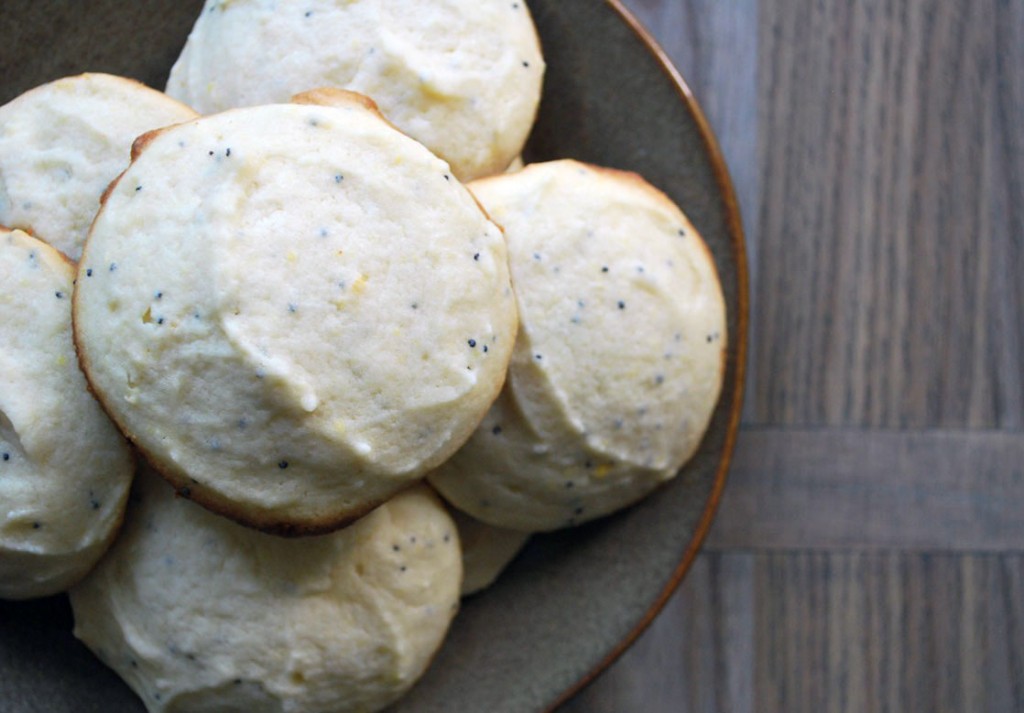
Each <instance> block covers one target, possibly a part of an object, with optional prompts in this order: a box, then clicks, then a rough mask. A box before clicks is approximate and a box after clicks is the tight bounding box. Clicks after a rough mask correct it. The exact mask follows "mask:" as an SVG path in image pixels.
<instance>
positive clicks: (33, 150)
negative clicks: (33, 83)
mask: <svg viewBox="0 0 1024 713" xmlns="http://www.w3.org/2000/svg"><path fill="white" fill-rule="evenodd" d="M196 116H197V115H196V113H195V112H194V111H192V110H191V109H189V108H188V107H187V106H185V105H184V104H181V103H179V102H177V101H175V100H174V99H171V98H170V97H168V96H167V95H165V94H162V93H160V92H158V91H156V90H154V89H150V88H149V87H147V86H145V85H142V84H139V83H138V82H136V81H134V80H131V79H125V78H123V77H114V76H111V75H109V74H82V75H78V76H75V77H65V78H63V79H58V80H56V81H54V82H50V83H49V84H44V85H42V86H40V87H36V88H35V89H32V90H31V91H28V92H26V93H24V94H22V95H21V96H20V97H18V98H16V99H14V100H13V101H11V102H10V103H8V104H5V105H4V106H2V107H0V224H3V225H8V226H11V227H12V228H22V229H24V230H27V231H29V232H31V233H33V234H34V235H35V236H36V237H38V238H41V239H42V240H45V241H46V242H48V243H50V244H51V245H53V246H54V247H55V248H57V249H58V250H60V251H62V252H63V253H64V254H65V255H67V256H68V257H70V258H71V259H72V260H77V259H78V256H79V254H80V253H81V250H82V243H83V242H84V241H85V236H86V233H87V232H88V231H89V224H90V223H92V219H93V216H95V215H96V211H97V209H98V208H99V203H100V196H101V195H102V194H103V191H104V190H105V189H106V187H107V185H108V184H109V183H110V182H111V181H112V180H114V178H116V177H117V174H118V173H120V172H121V171H123V170H124V168H125V166H127V165H128V156H129V151H130V149H131V145H132V142H133V141H134V140H135V138H136V137H137V136H139V135H140V134H143V133H145V132H147V131H150V130H152V129H157V128H159V127H161V126H166V125H167V124H173V123H176V122H179V121H187V120H188V119H192V118H195V117H196Z"/></svg>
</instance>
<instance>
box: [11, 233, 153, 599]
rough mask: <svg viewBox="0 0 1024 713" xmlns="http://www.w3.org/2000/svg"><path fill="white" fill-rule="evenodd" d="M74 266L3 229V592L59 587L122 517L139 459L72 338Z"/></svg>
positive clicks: (25, 594)
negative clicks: (82, 365)
mask: <svg viewBox="0 0 1024 713" xmlns="http://www.w3.org/2000/svg"><path fill="white" fill-rule="evenodd" d="M73 279H74V266H73V265H72V264H71V263H70V262H69V261H68V259H67V258H66V257H65V256H63V255H62V254H61V253H59V252H58V251H57V250H55V249H54V248H52V247H50V246H49V245H47V244H45V243H43V242H42V241H40V240H37V239H36V238H33V237H32V236H30V235H28V234H26V233H24V232H22V231H20V230H13V231H12V230H7V229H6V228H3V229H0V503H3V507H0V597H2V598H10V599H26V598H30V597H41V596H46V595H50V594H55V593H57V592H60V591H63V590H64V589H66V588H67V587H68V586H69V585H71V584H72V583H74V582H75V581H76V580H78V579H79V578H81V577H82V576H83V575H84V574H85V573H86V572H88V571H89V569H90V568H92V566H93V565H94V564H96V561H97V560H98V559H99V558H100V556H101V555H102V554H103V552H104V551H105V550H106V548H107V546H108V545H109V544H110V541H111V540H112V539H113V537H114V534H115V533H116V531H117V528H118V526H119V525H120V523H121V515H122V513H123V512H124V504H125V498H126V497H127V495H128V488H129V486H130V484H131V481H132V475H133V472H134V461H133V459H132V455H131V451H130V449H129V447H128V444H127V443H126V442H125V440H124V438H122V437H121V434H120V433H118V432H117V429H116V428H115V427H114V424H112V423H111V422H110V420H109V419H108V418H107V416H106V414H104V413H103V410H102V409H101V408H100V406H99V404H98V403H96V400H95V399H94V398H93V397H92V395H91V394H89V392H88V389H87V388H86V383H85V379H84V378H83V377H82V372H81V371H80V370H79V369H78V362H77V360H76V358H75V350H74V345H73V344H72V341H71V283H72V280H73Z"/></svg>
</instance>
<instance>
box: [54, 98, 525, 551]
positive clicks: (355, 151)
mask: <svg viewBox="0 0 1024 713" xmlns="http://www.w3.org/2000/svg"><path fill="white" fill-rule="evenodd" d="M322 94H323V93H322ZM326 96H328V97H329V98H331V99H332V101H333V103H334V104H335V106H317V105H311V104H303V105H300V104H287V105H267V106H262V107H250V108H246V109H238V110H233V111H229V112H225V113H222V114H218V115H213V116H209V117H204V118H201V119H198V120H195V121H192V122H188V123H185V124H181V125H178V126H174V127H172V128H169V129H167V130H164V131H161V132H158V133H156V134H155V135H151V136H147V137H145V138H144V139H143V140H140V141H139V142H138V143H137V146H136V152H135V153H136V156H135V159H134V161H133V163H132V165H131V166H130V167H129V168H128V170H127V171H126V172H125V173H124V175H123V176H122V177H121V179H120V180H119V181H118V182H117V184H116V185H115V186H113V187H112V189H111V190H110V192H109V194H108V196H107V198H106V201H105V204H104V206H103V208H102V209H101V211H100V213H99V214H98V216H97V219H96V222H95V224H94V226H93V230H92V233H91V234H90V237H89V240H88V242H87V244H86V247H85V252H84V254H83V257H82V260H81V262H80V264H79V278H78V285H77V289H76V291H75V311H74V316H75V335H76V341H77V344H78V348H79V352H80V355H81V357H82V362H83V366H84V368H85V370H86V374H87V376H88V378H89V380H90V382H91V383H92V386H93V388H94V390H95V391H96V393H97V394H98V395H99V397H100V399H101V401H102V402H103V403H104V405H105V406H106V408H107V409H108V411H109V412H110V414H111V415H112V416H113V418H114V420H115V421H117V422H118V424H119V425H120V426H121V427H122V429H123V430H124V431H125V432H126V434H127V435H128V436H129V438H130V439H131V440H132V441H133V442H135V443H136V444H137V445H138V447H139V448H140V449H141V450H142V451H143V452H144V453H146V454H147V455H148V456H149V459H150V460H151V461H152V462H153V464H154V466H155V467H156V468H157V469H158V470H159V471H160V472H161V473H162V474H163V475H164V476H165V477H167V478H168V479H169V480H170V481H171V482H172V483H173V484H174V485H176V486H177V488H178V492H179V493H180V494H182V495H184V496H186V497H190V498H192V499H194V500H196V501H197V502H199V503H201V504H203V505H205V506H207V507H209V508H210V509H213V510H216V511H218V512H220V513H222V514H225V515H227V516H229V517H231V518H234V519H236V520H238V521H239V522H242V523H245V524H248V525H251V526H254V527H259V528H262V529H267V530H271V531H276V532H279V533H284V534H311V533H316V532H325V531H328V530H331V529H334V528H337V527H340V526H342V525H344V524H346V523H348V522H350V521H351V520H353V519H354V518H356V517H358V516H359V515H361V514H363V513H365V512H366V511H368V510H369V509H371V508H373V507H374V506H376V505H377V504H379V503H380V502H382V501H384V500H385V499H387V498H388V497H389V496H390V495H392V494H394V493H395V492H396V491H397V490H399V489H400V488H402V487H405V486H407V485H409V484H410V483H412V482H413V481H415V480H416V479H418V478H420V477H422V475H423V474H424V473H425V472H426V471H427V470H429V469H430V468H432V467H434V466H436V465H438V464H439V463H441V462H442V461H443V460H445V459H446V458H447V457H448V456H449V455H450V454H451V453H452V452H454V451H455V450H456V449H457V448H458V447H459V445H460V444H461V443H462V442H464V441H465V439H466V438H467V437H468V436H469V434H470V433H471V432H472V431H473V429H474V428H475V427H476V425H477V424H478V423H479V421H480V418H481V417H482V416H483V414H484V413H485V412H486V410H487V408H488V407H489V405H490V404H491V402H492V401H493V399H494V398H495V396H496V395H497V393H498V391H499V390H500V388H501V385H502V383H503V381H504V376H505V371H506V367H507V363H508V359H509V356H510V353H511V349H512V343H513V341H514V338H515V330H516V312H515V302H514V298H513V297H512V294H511V287H510V284H509V273H508V266H507V257H506V248H505V242H504V239H503V237H502V234H501V231H500V229H499V228H498V227H497V226H495V225H494V224H493V223H491V222H490V221H489V220H488V219H487V216H486V215H485V214H484V212H483V211H482V210H481V209H480V207H479V206H478V205H477V204H476V202H475V200H474V198H473V196H472V195H471V194H470V193H469V192H468V191H467V190H466V189H465V188H464V187H463V186H462V185H461V184H460V183H459V182H458V181H457V180H456V179H455V178H454V177H453V176H452V175H450V173H449V170H448V167H447V165H446V164H445V163H444V162H443V161H441V160H440V159H438V158H436V157H435V156H433V155H432V154H431V153H430V152H429V151H427V150H426V149H425V148H423V146H421V145H420V144H418V143H417V142H415V141H413V140H412V139H409V138H408V137H406V136H404V135H403V134H401V133H400V132H398V131H397V130H395V129H394V128H392V127H391V126H390V125H388V124H387V123H386V122H385V121H384V120H382V118H381V117H380V116H379V114H377V113H376V112H375V111H374V110H373V109H372V106H368V105H367V104H368V103H367V102H366V101H365V100H364V99H359V98H353V97H351V96H350V95H348V94H347V93H337V92H335V93H333V97H332V96H331V93H329V92H328V93H326ZM307 100H308V97H307Z"/></svg>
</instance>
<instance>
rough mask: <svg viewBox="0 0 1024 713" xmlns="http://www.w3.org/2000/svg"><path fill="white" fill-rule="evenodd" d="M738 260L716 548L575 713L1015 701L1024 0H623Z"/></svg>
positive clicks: (1023, 688)
mask: <svg viewBox="0 0 1024 713" xmlns="http://www.w3.org/2000/svg"><path fill="white" fill-rule="evenodd" d="M626 3H627V5H629V6H630V7H631V8H632V9H633V10H634V12H636V13H637V15H638V16H639V18H640V19H641V20H642V21H643V22H644V23H645V24H646V25H647V26H648V27H649V28H650V29H651V30H652V31H653V34H654V35H655V36H656V37H657V38H658V40H659V41H660V42H661V44H662V45H663V46H664V47H665V49H666V50H667V52H668V54H669V55H670V56H671V57H672V58H673V59H674V61H675V63H676V65H677V66H678V67H679V68H680V70H681V72H682V74H683V75H684V76H685V77H686V78H687V80H688V82H689V83H690V85H691V87H692V89H693V90H694V93H695V95H696V96H697V98H698V100H699V101H701V103H702V105H703V107H704V109H705V111H706V113H707V115H708V117H709V120H710V122H711V124H712V126H713V127H714V128H715V130H716V132H717V134H718V138H719V140H720V142H721V144H722V148H723V151H724V153H725V155H726V157H727V160H728V162H729V165H730V168H731V169H732V172H733V178H734V181H735V183H736V188H737V193H738V195H739V197H740V204H741V208H742V210H743V213H744V225H745V228H746V232H747V239H748V243H749V247H750V250H749V254H750V257H751V267H752V270H751V288H752V289H751V293H752V307H753V314H752V335H751V337H752V338H751V343H752V348H751V355H750V357H751V360H750V364H751V369H750V372H751V373H750V374H749V378H748V384H747V388H748V390H747V403H746V406H745V411H744V416H745V423H746V426H745V428H744V431H743V434H742V436H741V439H740V444H739V448H738V452H737V456H736V460H735V466H734V469H733V473H732V478H731V482H730V484H729V486H728V487H727V490H726V493H725V497H724V499H723V501H722V506H721V509H720V512H719V516H718V520H717V521H716V524H715V526H714V528H713V529H712V532H711V535H710V537H709V542H708V546H707V548H706V549H705V551H704V552H703V553H702V554H701V555H700V557H699V558H698V560H697V562H696V563H695V565H694V567H693V569H692V571H691V573H690V574H689V576H688V577H687V578H686V580H684V582H683V584H682V586H681V588H680V590H679V591H678V592H677V594H676V595H675V596H674V597H673V598H672V600H670V602H669V604H668V606H667V607H666V609H665V611H664V612H663V614H662V616H661V617H659V618H658V619H657V620H656V621H655V622H654V623H653V625H652V626H651V628H650V629H649V630H648V632H646V633H645V634H644V635H643V636H642V637H641V638H640V639H639V640H638V642H637V643H636V645H635V646H634V647H633V648H632V649H631V650H630V651H629V652H627V653H626V655H625V656H624V657H623V658H622V659H621V660H620V661H618V662H617V663H616V664H615V665H614V666H613V667H612V668H611V669H610V670H609V671H608V672H607V673H606V674H605V675H604V676H603V677H602V678H600V679H598V681H597V682H595V683H594V684H593V685H592V686H591V687H589V688H588V689H586V690H585V691H583V692H582V693H581V694H580V695H579V696H578V697H577V698H576V699H575V700H574V701H572V702H571V703H570V704H568V705H567V706H565V708H564V710H565V711H566V712H567V713H582V712H583V711H587V712H588V713H605V712H610V711H627V710H629V711H632V710H642V711H645V712H649V713H668V712H669V711H672V712H673V713H677V712H684V711H686V712H689V711H701V712H705V711H722V712H726V711H728V712H732V711H739V712H740V713H746V712H747V711H786V712H787V713H788V712H791V711H813V712H815V713H817V712H819V711H850V712H854V711H855V712H857V713H861V712H862V711H867V712H874V711H886V712H893V713H897V712H898V713H902V712H904V711H921V712H926V711H927V712H928V713H931V712H932V711H965V712H966V711H970V712H972V713H973V712H976V711H981V712H987V711H991V712H992V713H1003V712H1006V711H1024V521H1022V520H1024V515H1022V513H1024V507H1022V498H1024V490H1022V489H1024V482H1022V481H1024V476H1022V470H1021V469H1022V468H1024V3H1021V2H1018V1H1017V0H977V1H971V0H956V1H950V2H945V1H944V0H865V2H858V3H849V2H843V1H842V0H749V1H748V0H735V1H733V0H731V1H730V2H716V1H715V0H626Z"/></svg>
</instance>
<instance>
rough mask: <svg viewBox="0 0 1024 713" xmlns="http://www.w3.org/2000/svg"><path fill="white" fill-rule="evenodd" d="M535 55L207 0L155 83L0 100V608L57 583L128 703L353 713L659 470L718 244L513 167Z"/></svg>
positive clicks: (634, 179)
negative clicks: (158, 86) (526, 554)
mask: <svg viewBox="0 0 1024 713" xmlns="http://www.w3.org/2000/svg"><path fill="white" fill-rule="evenodd" d="M543 72H544V61H543V58H542V56H541V53H540V47H539V43H538V40H537V36H536V32H535V30H534V28H533V25H532V21H531V19H530V16H529V13H528V11H527V8H526V6H525V5H524V4H522V3H509V2H500V3H499V2H487V3H483V4H479V3H470V2H468V0H431V2H424V3H417V4H415V5H413V6H410V5H409V4H407V3H399V2H397V1H396V0H362V1H361V2H334V1H329V0H311V1H310V2H307V3H304V4H302V5H301V6H296V5H289V4H282V3H276V2H272V1H271V0H208V2H207V3H206V5H205V7H204V8H203V11H202V13H201V15H200V17H199V18H198V20H197V21H196V24H195V27H194V28H193V31H192V33H191V35H190V37H189V39H188V42H187V43H186V45H185V47H184V49H183V50H182V53H181V56H180V57H179V59H178V62H177V63H176V64H175V66H174V69H173V70H172V73H171V77H170V80H169V82H168V86H167V93H168V94H169V95H170V97H173V98H174V99H172V98H169V97H167V96H164V95H161V94H159V93H158V92H155V91H153V90H151V89H147V88H145V87H141V86H140V85H135V84H134V83H130V82H128V81H127V80H122V79H119V78H113V77H107V76H105V75H83V76H80V77H74V78H68V79H65V80H59V81H57V82H54V83H53V84H51V85H46V86H45V87H42V88H39V89H36V90H33V91H32V92H29V93H27V94H26V95H23V96H22V97H20V98H19V99H17V100H15V101H13V102H11V103H10V104H8V105H7V106H5V107H2V108H0V223H3V224H5V225H7V226H9V227H10V228H12V229H13V230H9V231H6V232H5V233H4V234H3V237H2V240H3V242H2V244H0V269H2V270H3V275H4V278H3V281H2V284H3V287H2V288H0V290H2V291H0V295H2V297H3V300H2V301H0V311H2V312H3V322H2V324H3V329H4V330H5V331H6V334H5V336H6V339H5V343H7V344H9V345H11V346H9V347H4V348H3V350H0V359H3V360H4V363H5V365H7V364H8V363H9V367H8V368H7V369H4V370H3V373H4V375H5V376H4V378H7V379H9V380H10V382H11V383H10V385H9V388H8V389H5V390H4V393H5V394H8V393H9V394H12V395H11V396H3V397H2V398H3V402H2V403H0V410H2V418H0V447H2V449H3V458H4V460H3V462H2V463H0V468H2V469H3V470H4V471H6V472H4V473H3V477H0V492H2V493H3V495H4V498H5V502H7V503H9V506H8V508H7V514H6V517H5V519H3V520H0V596H5V597H14V598H23V597H30V596H41V595H45V594H50V593H53V592H57V591H62V590H64V589H66V588H68V587H69V586H70V587H71V601H72V605H73V607H74V612H75V621H76V634H77V635H78V636H79V637H80V638H81V639H82V640H83V641H84V642H85V643H86V644H87V645H88V646H89V647H90V648H91V649H92V650H93V651H94V652H95V653H96V654H97V655H98V656H100V658H102V659H103V660H104V661H105V662H106V663H107V664H108V665H109V666H110V667H111V668H113V669H114V670H115V671H117V672H118V673H119V674H120V675H121V676H122V677H123V678H124V679H125V681H126V682H127V683H128V684H129V685H130V686H131V687H132V688H133V689H134V690H135V691H136V692H137V693H138V694H139V696H140V697H141V698H142V700H143V701H144V702H145V704H146V706H147V708H148V709H149V710H151V711H164V710H190V711H196V710H210V711H213V710H236V709H243V708H246V709H253V710H295V711H306V710H309V711H321V710H331V711H349V710H351V711H357V710H358V711H365V710H379V709H381V708H383V707H385V706H386V705H388V704H389V703H390V702H392V701H394V700H395V699H397V698H398V697H399V696H401V695H402V694H403V693H404V692H405V691H407V690H408V688H409V687H410V686H411V685H412V684H413V683H414V682H415V681H416V680H417V678H418V677H419V676H420V675H421V674H422V673H423V671H424V670H425V669H426V667H427V665H428V664H429V661H430V659H431V658H432V656H433V654H434V652H435V651H436V650H437V648H438V647H439V646H440V644H441V642H442V640H443V638H444V634H445V632H446V631H447V628H448V626H449V624H450V622H451V620H452V618H453V617H454V616H455V613H456V611H457V608H458V600H459V596H460V593H461V594H467V593H470V592H474V591H478V590H480V589H482V588H484V587H486V586H487V585H488V584H489V583H490V582H492V581H493V580H494V578H495V577H497V576H498V574H499V573H500V571H501V570H502V568H503V567H504V566H505V564H506V563H507V562H508V561H509V560H510V559H511V558H512V557H514V556H515V554H516V552H517V551H518V550H519V548H520V547H521V546H522V545H523V543H524V542H525V541H526V539H527V538H528V537H529V534H530V533H532V532H538V531H548V530H553V529H557V528H562V527H567V526H572V525H576V524H578V523H582V522H585V521H587V520H591V519H593V518H597V517H601V516H603V515H606V514H608V513H610V512H613V511H615V510H617V509H619V508H622V507H626V506H628V505H629V504H631V503H633V502H635V501H636V500H638V499H639V498H641V497H643V496H645V495H647V494H648V493H650V492H651V491H653V490H654V489H655V488H656V487H657V486H658V485H659V484H660V483H662V482H664V481H666V480H668V479H670V478H672V477H674V476H675V475H676V474H677V473H678V472H679V469H680V468H681V467H682V465H683V464H684V463H685V462H686V461H687V460H688V459H689V458H690V456H691V455H692V454H693V453H694V451H695V450H696V448H697V446H698V444H699V442H700V439H701V436H702V434H703V432H704V430H705V429H706V427H707V424H708V422H709V419H710V416H711V413H712V410H713V408H714V405H715V402H716V401H717V398H718V393H719V389H720V384H721V380H722V374H723V369H724V364H723V355H724V350H725V342H726V334H725V314H724V306H723V299H722V294H721V290H720V287H719V284H718V279H717V275H716V273H715V267H714V264H713V261H712V259H711V256H710V255H709V253H708V251H707V249H706V247H705V246H704V244H703V242H702V240H701V238H700V236H699V235H698V233H697V231H696V229H695V228H694V226H693V225H691V224H690V223H689V221H688V220H687V219H686V217H685V216H684V214H683V213H682V212H681V211H680V210H679V208H678V207H676V206H675V205H674V204H673V203H672V202H671V201H670V200H669V199H668V198H667V197H666V196H665V195H664V194H662V193H660V192H659V191H658V190H656V189H655V188H653V187H651V186H650V185H649V184H647V183H646V182H645V181H644V180H643V179H642V178H640V177H639V176H636V175H634V174H629V173H623V172H619V171H613V170H610V169H603V168H599V167H594V166H587V165H584V164H580V163H577V162H575V161H569V160H566V161H556V162H551V163H546V164H535V165H529V166H526V167H525V168H522V169H521V170H515V168H518V167H514V169H513V171H512V172H507V173H503V172H504V171H506V169H508V167H509V166H510V165H512V164H513V163H514V162H515V160H516V158H517V156H519V154H520V152H521V150H522V148H523V145H524V143H525V141H526V138H527V135H528V134H529V131H530V128H531V126H532V123H533V119H534V117H535V115H536V111H537V105H538V102H539V98H540V88H541V81H542V77H543ZM175 99H176V100H180V101H181V102H183V104H182V103H178V101H175ZM186 105H187V106H186ZM189 106H191V107H192V108H194V109H195V110H196V111H198V112H200V113H201V114H202V116H199V115H198V114H196V113H195V112H193V110H192V109H189V108H188V107H189ZM129 148H130V160H129ZM29 233H31V235H30V234H29ZM33 236H35V237H33ZM42 241H46V243H49V245H47V244H46V243H44V242H42ZM58 250H59V251H62V252H63V255H62V254H61V252H58ZM72 261H77V266H75V263H73V262H72ZM72 341H73V345H74V346H72ZM76 357H77V358H76ZM76 364H78V365H80V367H81V371H79V370H78V369H77V368H76ZM83 374H84V377H85V378H83ZM86 380H87V381H88V391H87V387H86ZM72 404H73V405H74V409H77V410H75V411H73V409H72V408H71V406H72ZM58 434H59V438H57V437H56V435H58ZM126 441H127V443H130V444H131V446H132V447H133V448H132V449H129V447H128V445H127V443H126ZM133 451H134V452H137V453H138V454H139V455H140V456H141V458H140V462H141V463H142V465H141V467H140V468H139V472H138V474H137V475H136V477H135V486H134V487H133V489H132V495H131V497H130V498H129V497H128V495H127V493H128V488H129V484H130V482H131V480H132V475H133V471H134V470H135V468H134V462H133V455H132V452H133ZM76 457H77V460H76ZM435 489H436V492H435ZM437 493H440V494H441V496H443V497H444V499H445V500H446V501H447V503H448V504H444V503H443V502H442V500H441V498H440V497H438V495H437ZM126 501H127V513H126V515H125V524H124V527H123V528H122V529H121V532H120V533H119V535H118V536H117V538H116V541H114V544H113V546H112V547H111V548H110V549H109V551H107V552H106V555H105V556H103V553H104V550H106V548H107V546H108V545H109V544H110V542H111V541H112V540H114V535H115V531H116V530H117V527H118V524H119V522H120V520H121V515H122V512H124V510H125V508H126ZM448 508H456V509H457V510H453V511H449V510H448ZM0 515H2V513H0ZM101 556H102V559H100V558H101ZM97 560H98V561H99V563H98V564H97ZM87 573H88V574H87ZM83 577H84V578H83Z"/></svg>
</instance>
